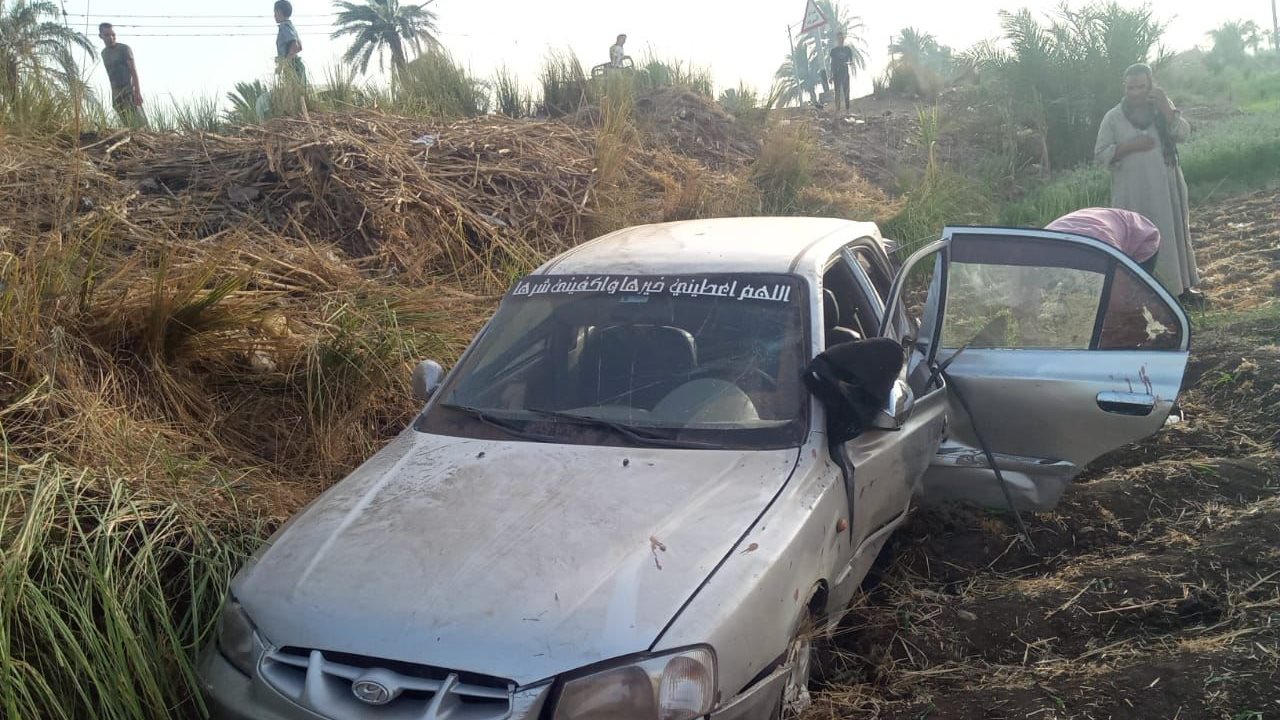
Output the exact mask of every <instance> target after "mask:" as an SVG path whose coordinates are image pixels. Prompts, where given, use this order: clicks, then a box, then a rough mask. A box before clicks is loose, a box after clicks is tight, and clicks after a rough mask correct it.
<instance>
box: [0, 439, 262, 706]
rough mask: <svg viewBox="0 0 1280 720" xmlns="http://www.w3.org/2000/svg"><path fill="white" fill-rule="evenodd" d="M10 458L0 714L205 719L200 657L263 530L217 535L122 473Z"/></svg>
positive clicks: (4, 489)
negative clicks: (236, 575)
mask: <svg viewBox="0 0 1280 720" xmlns="http://www.w3.org/2000/svg"><path fill="white" fill-rule="evenodd" d="M5 451H6V465H5V467H4V469H3V473H2V475H3V483H2V484H0V519H3V523H4V524H3V526H0V539H2V541H3V542H2V543H0V544H2V545H3V546H4V548H5V554H4V563H3V565H2V566H0V687H3V688H4V691H3V693H0V710H2V711H3V712H0V714H3V715H4V716H5V717H9V718H15V719H17V718H51V719H57V720H76V719H77V718H89V717H92V718H103V719H104V720H116V719H119V720H125V719H126V718H127V719H128V720H137V719H139V718H157V719H160V718H171V717H195V716H200V715H202V714H203V712H202V711H203V708H202V706H201V705H202V701H201V700H200V696H199V692H198V687H199V685H198V678H197V674H196V653H197V652H198V650H199V649H200V648H201V647H202V646H203V645H204V643H205V642H206V641H207V640H208V639H209V637H210V633H211V632H212V631H213V628H214V626H215V622H216V619H217V612H218V608H219V606H220V603H221V600H222V596H223V593H224V592H225V590H226V587H227V584H228V582H229V579H230V577H231V575H232V573H233V572H234V571H235V569H236V568H237V567H238V566H239V565H240V564H241V563H242V562H243V561H244V559H245V558H246V556H247V553H248V552H249V551H250V549H251V547H252V545H253V544H255V543H256V542H257V537H258V533H257V532H255V531H250V532H247V533H244V534H236V533H232V534H230V535H229V536H224V535H223V534H222V533H220V532H219V531H216V530H215V529H214V528H212V527H210V526H209V525H208V524H207V523H206V522H205V521H204V520H202V519H200V518H196V517H194V516H193V515H192V514H191V513H190V512H189V511H187V510H184V509H183V508H180V507H178V506H176V505H174V504H170V503H165V502H159V501H154V500H149V499H147V498H145V497H144V496H143V495H142V493H140V492H138V491H137V490H134V489H132V487H131V482H130V481H129V480H127V479H125V478H121V477H113V476H97V477H95V476H94V475H92V474H91V473H89V472H88V471H82V470H72V469H70V468H68V467H65V466H62V465H59V464H58V463H57V462H56V461H54V460H53V459H51V458H49V457H42V458H40V459H38V460H36V461H34V462H32V463H30V464H24V465H20V464H18V463H17V460H16V459H14V458H13V456H11V455H10V454H9V452H8V451H9V448H8V447H7V446H6V447H5ZM228 537H229V539H228Z"/></svg>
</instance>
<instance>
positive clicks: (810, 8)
mask: <svg viewBox="0 0 1280 720" xmlns="http://www.w3.org/2000/svg"><path fill="white" fill-rule="evenodd" d="M826 24H827V16H826V15H823V14H822V11H821V10H819V9H818V4H817V3H815V2H814V1H813V0H809V1H808V3H806V4H805V6H804V22H803V23H802V24H801V25H800V32H801V34H803V33H807V32H809V31H810V30H817V29H818V28H820V27H822V26H823V25H826Z"/></svg>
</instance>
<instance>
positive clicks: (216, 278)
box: [0, 113, 760, 512]
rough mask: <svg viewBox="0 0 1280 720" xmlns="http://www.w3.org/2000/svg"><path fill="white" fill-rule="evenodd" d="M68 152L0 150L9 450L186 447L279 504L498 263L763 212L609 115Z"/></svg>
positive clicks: (339, 118) (461, 318)
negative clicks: (248, 478)
mask: <svg viewBox="0 0 1280 720" xmlns="http://www.w3.org/2000/svg"><path fill="white" fill-rule="evenodd" d="M83 142H84V144H83V146H82V148H81V149H80V150H79V151H73V150H70V149H67V148H57V147H50V146H49V145H48V144H47V143H35V142H9V143H6V144H5V145H4V147H3V149H0V188H3V193H4V195H5V198H4V202H3V203H0V208H2V209H0V277H2V278H3V282H4V286H3V290H0V337H3V338H4V343H3V345H2V346H0V408H3V410H0V418H2V421H3V423H4V430H5V434H6V437H7V440H8V443H9V444H10V447H11V448H13V449H14V450H16V451H19V452H24V453H31V454H38V453H40V452H42V451H44V450H49V449H56V450H57V451H58V453H59V454H60V455H70V456H72V458H73V459H74V461H75V462H77V463H78V464H83V465H84V466H88V467H104V466H112V467H119V468H126V469H128V470H129V471H131V472H132V471H137V470H138V469H139V468H142V467H145V466H146V465H147V463H149V462H151V461H153V460H154V459H156V458H163V457H166V456H184V457H185V456H191V455H196V456H203V457H207V458H209V459H210V460H213V461H215V462H216V463H217V464H218V465H219V466H222V467H242V468H253V469H254V470H252V471H250V474H255V473H256V474H262V473H266V474H267V475H268V476H270V477H271V478H272V479H273V481H279V480H282V479H284V480H289V481H298V482H300V483H302V484H303V485H305V486H306V488H305V489H304V490H302V495H306V494H309V493H312V492H314V491H315V489H316V487H317V485H316V484H315V483H314V481H315V480H319V481H327V480H331V479H332V478H333V477H335V476H336V475H337V474H339V473H340V472H341V471H342V470H344V469H347V468H349V467H350V466H351V464H352V463H353V462H355V461H356V460H358V459H359V458H361V457H363V456H365V455H367V453H368V452H369V451H370V450H371V449H372V447H373V446H374V445H375V444H376V443H377V442H379V441H380V440H382V439H383V438H385V437H387V435H388V434H389V433H391V432H394V431H395V430H397V429H398V428H399V427H401V426H402V424H403V422H404V420H405V418H406V414H407V413H409V412H412V410H413V408H412V405H411V402H409V401H408V400H407V393H406V392H405V390H406V384H405V383H406V379H407V377H408V368H409V367H411V364H412V362H414V361H416V360H417V359H420V358H423V357H438V358H440V359H442V360H444V361H446V362H447V361H449V360H451V359H452V358H453V357H454V356H455V354H456V353H457V352H458V350H459V348H460V346H461V344H462V343H463V342H465V340H466V339H467V338H468V337H469V336H470V334H471V332H472V331H474V329H476V327H477V326H478V323H479V321H480V319H481V318H482V317H483V315H484V314H485V313H486V312H487V311H488V310H489V309H490V307H491V302H492V299H493V297H494V295H495V294H498V293H501V292H502V291H503V290H505V288H506V287H507V285H508V284H509V282H510V281H511V280H512V279H513V278H514V277H517V276H518V275H520V274H523V273H525V272H527V271H528V270H530V269H532V268H533V267H535V266H536V265H537V264H539V263H540V262H541V261H542V260H544V259H546V258H547V257H549V256H550V255H553V254H555V253H556V252H559V251H561V250H563V249H565V248H567V247H570V246H572V245H574V244H576V243H579V242H582V241H583V240H585V239H587V238H589V237H591V236H593V235H595V234H598V233H600V232H604V231H607V230H610V229H612V228H613V227H616V226H620V225H626V224H635V223H639V222H652V221H662V220H667V219H675V218H685V217H696V216H705V215H716V214H732V213H737V212H751V211H753V210H756V209H757V208H758V207H759V203H760V191H759V190H758V189H756V187H755V186H754V185H752V184H751V183H750V182H749V181H747V180H745V179H743V177H742V175H743V174H742V173H738V174H737V175H734V174H731V173H728V172H723V171H717V170H713V169H710V168H707V167H706V166H704V165H702V164H700V163H699V162H697V161H696V160H693V159H689V158H683V157H680V156H678V155H677V154H675V153H672V152H670V151H667V150H660V149H654V148H646V147H644V145H643V144H642V143H641V142H639V135H638V134H636V132H635V130H634V128H632V127H631V126H630V124H629V123H615V127H611V126H610V125H609V124H608V123H605V124H603V125H602V126H601V127H600V128H599V129H591V128H575V127H573V126H570V125H566V124H562V123H536V122H517V121H511V120H505V119H496V118H481V119H472V120H466V121H462V122H457V123H452V124H446V125H431V124H429V123H424V122H422V121H417V120H409V119H401V118H393V117H388V116H384V115H379V114H373V113H359V114H342V115H331V116H313V117H312V118H311V119H310V120H301V119H281V120H277V121H273V122H272V123H270V124H268V125H267V126H265V127H261V128H247V129H246V130H245V132H243V133H242V134H238V135H235V136H218V135H211V134H181V135H178V134H146V133H132V134H129V133H117V134H114V135H111V136H107V137H102V138H86V139H83ZM141 437H145V438H149V439H150V440H149V442H148V443H139V441H138V439H139V438H141ZM307 480H311V481H313V482H306V481H307ZM289 484H290V483H285V485H286V486H287V485H289ZM266 485H268V486H270V487H272V488H274V490H273V491H272V492H273V493H279V492H280V490H279V488H280V487H281V484H280V483H279V482H272V483H267V484H266ZM189 489H191V490H193V491H195V493H196V495H199V496H203V497H208V496H207V494H205V493H203V492H202V491H200V490H198V489H196V488H189ZM297 497H299V496H295V495H289V496H288V497H287V498H286V500H285V502H283V503H282V505H281V506H280V507H279V510H280V511H283V512H287V511H288V510H290V509H291V508H292V507H294V506H296V502H295V500H296V498H297ZM269 505H271V506H275V505H277V504H276V503H270V504H269Z"/></svg>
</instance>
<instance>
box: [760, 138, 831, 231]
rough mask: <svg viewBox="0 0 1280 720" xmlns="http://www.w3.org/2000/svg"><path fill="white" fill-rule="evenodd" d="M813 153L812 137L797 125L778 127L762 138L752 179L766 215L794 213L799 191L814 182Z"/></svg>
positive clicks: (813, 143)
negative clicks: (762, 142) (758, 191)
mask: <svg viewBox="0 0 1280 720" xmlns="http://www.w3.org/2000/svg"><path fill="white" fill-rule="evenodd" d="M815 152H816V145H815V142H814V139H813V136H812V134H811V133H810V131H809V130H808V128H806V127H805V126H803V125H801V124H800V123H792V124H790V125H777V126H775V127H773V128H772V129H771V130H770V131H769V133H768V134H767V135H766V136H765V139H764V144H763V146H762V147H761V148H760V156H759V157H757V158H756V161H755V164H754V165H753V166H752V168H751V179H752V181H753V182H754V183H755V184H756V187H758V188H759V189H760V193H761V196H762V198H761V199H762V207H763V210H764V212H765V213H766V214H769V215H786V214H790V213H793V212H795V210H796V209H797V202H796V201H797V198H798V196H799V193H800V191H801V190H802V189H803V188H804V187H805V186H807V185H808V184H809V183H810V182H811V181H812V179H813V178H812V173H813V159H814V154H815Z"/></svg>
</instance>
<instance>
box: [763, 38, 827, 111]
mask: <svg viewBox="0 0 1280 720" xmlns="http://www.w3.org/2000/svg"><path fill="white" fill-rule="evenodd" d="M821 68H822V61H821V60H820V59H819V57H818V54H817V52H816V51H815V50H814V48H813V47H812V46H810V45H809V43H808V42H806V41H805V39H804V38H801V40H800V42H798V43H796V46H795V47H794V48H792V49H791V53H790V54H789V55H788V56H787V60H786V62H784V63H782V65H781V66H779V67H778V71H777V72H776V73H774V95H775V96H776V97H777V100H776V107H786V106H788V105H791V104H792V103H797V104H799V103H802V102H804V96H805V95H806V94H807V95H808V96H809V100H810V101H811V102H813V103H814V104H815V105H816V104H817V103H818V95H817V93H816V92H814V87H815V86H816V85H817V84H818V83H819V82H820V80H821V78H820V76H819V75H818V70H820V69H821Z"/></svg>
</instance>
